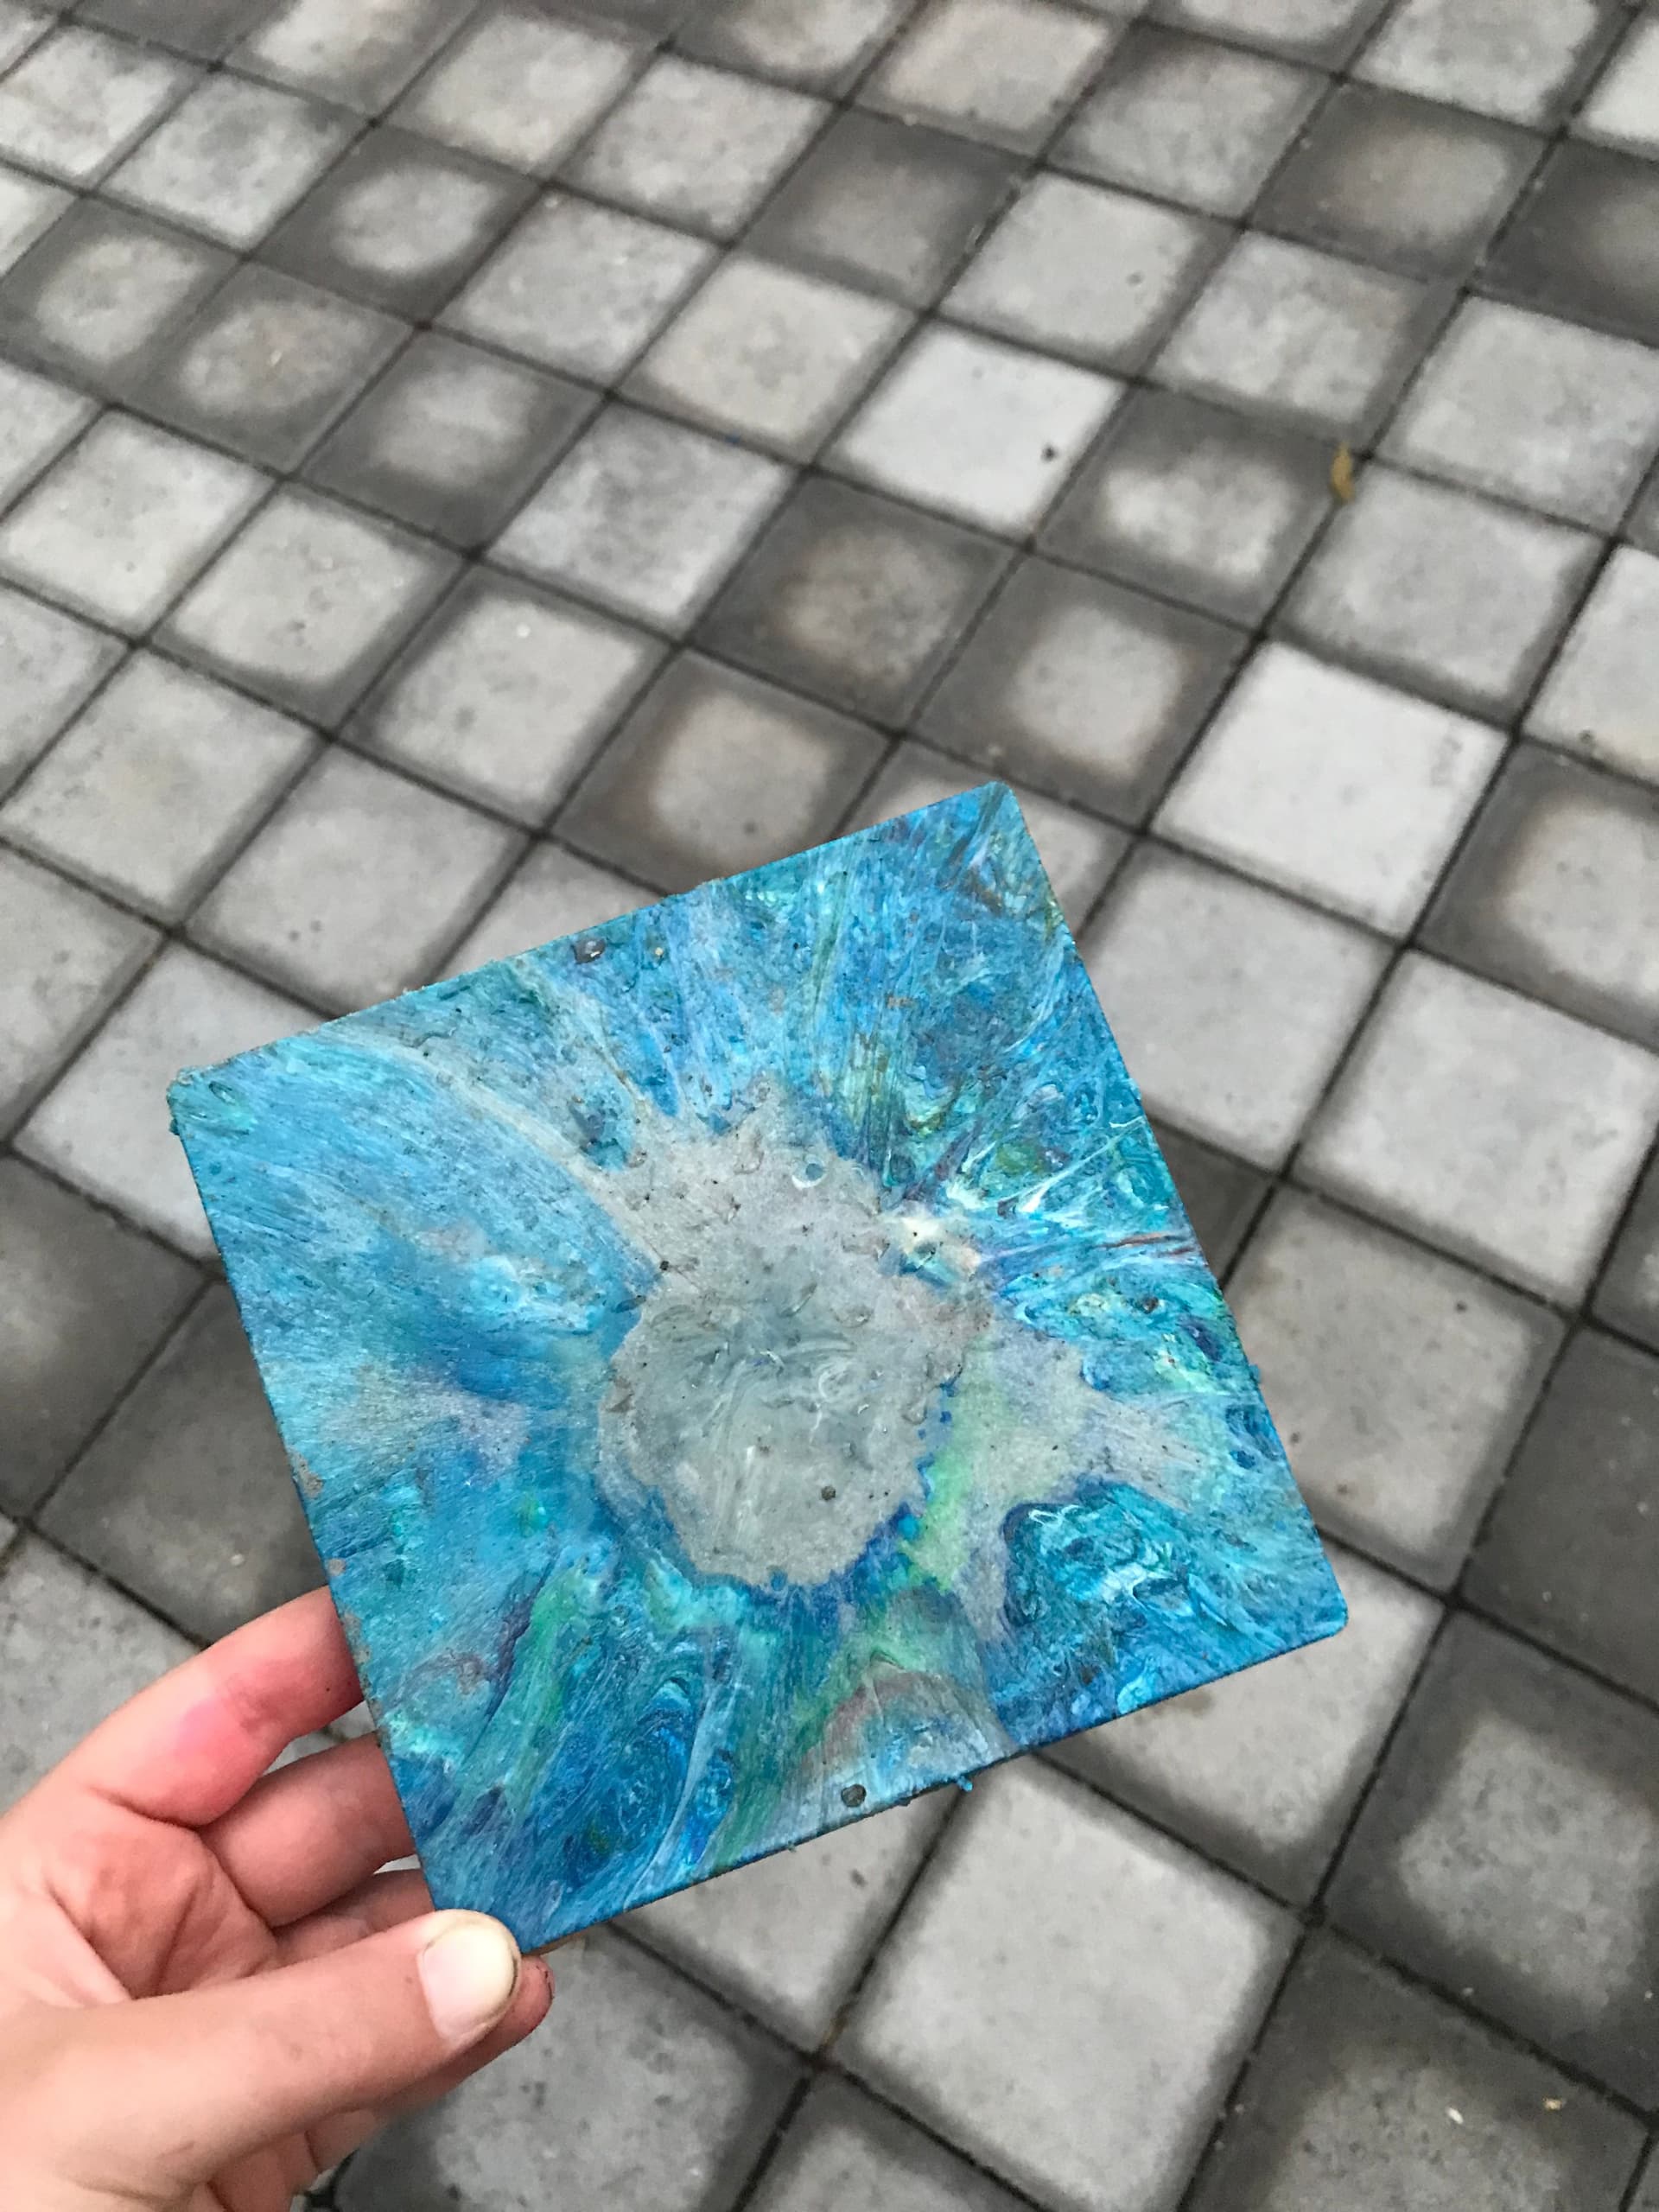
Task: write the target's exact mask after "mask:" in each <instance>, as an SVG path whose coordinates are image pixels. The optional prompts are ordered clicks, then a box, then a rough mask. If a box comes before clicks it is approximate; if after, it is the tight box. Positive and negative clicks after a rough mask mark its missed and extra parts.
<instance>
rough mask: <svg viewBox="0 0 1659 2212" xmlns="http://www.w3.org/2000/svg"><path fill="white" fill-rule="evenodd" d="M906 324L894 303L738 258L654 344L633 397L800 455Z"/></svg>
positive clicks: (818, 440) (821, 435)
mask: <svg viewBox="0 0 1659 2212" xmlns="http://www.w3.org/2000/svg"><path fill="white" fill-rule="evenodd" d="M909 322H910V317H909V316H908V315H906V313H905V312H904V310H903V308H899V307H895V306H894V305H893V303H892V302H889V301H887V300H873V299H871V298H869V297H868V296H867V295H866V294H864V293H862V292H855V291H850V290H849V289H847V287H846V286H845V285H842V284H830V283H825V282H824V280H823V278H822V277H806V276H803V275H800V274H799V273H798V271H796V270H792V269H783V268H780V267H779V266H778V264H776V263H773V262H767V261H760V260H757V259H753V258H752V257H749V256H747V255H743V254H734V256H733V257H732V258H731V259H730V260H729V261H726V262H723V263H722V264H721V266H720V267H719V268H718V269H717V270H715V273H714V275H713V276H712V277H709V281H708V283H706V284H704V286H703V287H702V290H701V291H700V292H699V293H698V294H697V296H696V298H695V299H694V300H693V301H692V302H691V303H690V306H689V307H687V308H683V310H682V312H681V314H680V315H679V316H678V318H677V321H674V322H673V323H671V325H670V327H669V328H668V329H667V330H666V331H665V332H664V334H663V335H662V337H661V338H659V339H658V341H657V343H656V345H655V346H653V347H652V350H651V352H650V353H648V354H647V355H646V356H645V359H644V361H643V362H642V363H641V364H640V365H639V368H638V369H636V370H635V372H634V373H633V376H632V379H631V381H630V385H629V390H630V391H631V392H632V394H633V395H634V396H635V397H639V398H643V399H646V400H649V401H652V402H655V403H656V404H658V405H659V406H664V407H668V408H671V409H673V410H678V411H681V412H683V413H685V414H688V415H690V416H693V417H694V418H695V419H696V420H697V421H699V422H701V423H707V424H708V425H709V426H710V427H711V428H713V429H721V430H735V431H737V432H738V433H740V435H742V436H744V437H746V438H751V439H753V441H754V442H755V443H757V444H758V445H763V446H768V447H770V448H772V449H773V450H774V451H775V452H778V453H781V454H786V455H789V456H791V458H794V459H798V460H805V459H807V458H808V457H810V454H813V453H815V452H816V451H817V448H818V447H819V446H820V445H822V444H823V441H824V439H825V438H827V437H828V436H829V433H830V432H831V431H832V430H833V429H835V427H836V423H839V422H840V421H841V419H842V416H844V415H845V414H846V412H847V410H848V409H849V407H850V406H851V405H852V404H853V403H854V401H855V399H856V398H857V397H858V396H859V394H860V393H861V391H863V390H864V388H865V386H866V385H868V383H869V381H870V379H871V378H873V377H874V375H875V373H876V372H877V370H878V369H879V368H880V365H881V363H882V361H883V360H884V359H886V358H887V355H888V354H889V353H891V352H892V351H893V347H894V346H896V345H897V344H898V343H899V339H900V337H901V336H902V335H903V334H904V332H905V331H906V328H907V327H908V326H909Z"/></svg>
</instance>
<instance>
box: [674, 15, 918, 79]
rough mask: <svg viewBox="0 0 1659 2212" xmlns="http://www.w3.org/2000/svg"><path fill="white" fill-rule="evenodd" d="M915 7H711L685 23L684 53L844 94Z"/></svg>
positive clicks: (681, 37) (683, 33)
mask: <svg viewBox="0 0 1659 2212" xmlns="http://www.w3.org/2000/svg"><path fill="white" fill-rule="evenodd" d="M911 6H912V0H715V5H714V6H712V7H706V8H699V9H697V10H695V11H694V12H693V13H692V15H691V16H690V18H689V20H688V21H687V22H685V23H684V24H683V27H682V29H681V31H680V34H679V41H678V42H679V44H680V45H681V46H683V48H685V50H686V51H687V53H688V54H702V55H703V56H704V57H705V59H707V60H710V61H725V62H728V63H729V64H730V65H731V66H732V67H734V68H736V69H754V70H758V71H760V73H761V75H763V76H766V77H781V78H784V79H786V80H787V81H788V82H789V83H791V84H794V85H804V86H806V87H807V89H808V90H809V91H811V92H842V91H844V90H845V89H846V88H847V86H849V85H850V84H851V83H852V81H853V79H855V77H856V76H857V75H858V73H859V71H860V70H861V68H863V67H864V66H865V64H866V63H867V62H868V61H869V60H870V59H871V58H872V56H873V55H874V54H875V53H876V52H877V50H878V49H879V48H880V47H882V46H883V45H885V44H886V42H887V40H888V39H889V38H890V37H891V36H892V35H893V32H894V31H895V30H896V29H898V27H899V24H900V23H901V22H903V21H904V18H905V16H906V15H907V14H908V13H909V12H910V9H911Z"/></svg>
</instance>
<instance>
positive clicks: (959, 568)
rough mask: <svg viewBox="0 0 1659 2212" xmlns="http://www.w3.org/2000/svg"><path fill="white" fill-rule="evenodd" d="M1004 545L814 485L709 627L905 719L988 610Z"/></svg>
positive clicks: (752, 654)
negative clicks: (971, 626) (969, 628)
mask: <svg viewBox="0 0 1659 2212" xmlns="http://www.w3.org/2000/svg"><path fill="white" fill-rule="evenodd" d="M1007 557H1008V556H1007V550H1006V549H1005V548H1003V547H1001V546H999V545H997V544H995V543H994V542H993V541H992V540H991V539H989V538H985V537H976V536H975V535H974V534H972V533H971V532H970V531H965V530H958V529H957V528H956V527H955V525H954V524H950V523H944V522H937V521H935V520H934V519H933V518H932V517H931V516H928V515H919V514H917V513H915V512H913V511H912V510H911V509H910V508H908V507H899V506H894V505H892V504H891V503H890V502H889V501H887V500H886V499H872V498H871V497H870V495H869V494H868V493H864V492H856V491H854V490H852V489H851V488H850V487H849V486H845V485H841V484H834V483H830V482H829V481H827V480H824V479H823V478H818V477H812V478H809V479H808V480H806V481H805V482H804V483H803V484H802V485H801V486H799V488H798V490H797V491H796V492H795V493H793V494H792V495H791V498H790V500H789V502H788V504H787V505H785V507H784V509H783V510H782V512H780V513H779V517H778V518H777V520H776V521H775V522H774V523H773V524H772V526H771V528H770V529H769V530H768V531H766V535H765V537H762V538H761V540H760V543H759V544H758V545H757V546H756V548H755V550H754V551H753V554H752V555H751V556H750V557H749V559H748V560H747V562H745V563H744V565H743V566H742V568H741V569H739V571H738V573H737V575H735V576H734V578H733V580H732V582H731V583H730V584H729V585H728V587H727V588H726V590H725V592H724V593H723V594H721V597H720V599H719V600H717V601H715V606H714V607H713V608H712V609H711V611H710V613H709V616H708V618H707V620H705V622H704V624H703V626H702V632H701V634H702V639H703V641H704V642H705V643H706V644H707V645H709V646H710V647H711V648H712V649H713V651H715V652H718V653H721V654H724V655H726V656H728V658H731V659H733V660H738V661H742V662H744V663H746V664H748V665H749V666H752V667H754V668H758V669H760V670H761V671H763V672H764V673H765V674H766V675H769V676H776V677H781V678H782V680H783V681H784V682H785V683H794V684H798V685H799V686H800V688H801V689H802V690H806V691H810V692H812V693H814V694H815V695H816V696H818V697H819V698H823V699H829V700H831V701H833V702H835V703H836V705H838V706H845V707H850V708H852V709H854V710H855V712H859V713H862V714H868V715H875V716H877V717H878V718H879V719H880V720H882V721H889V722H899V721H903V720H904V718H905V716H906V715H908V714H909V713H910V712H911V710H912V709H913V708H914V706H915V704H916V702H917V701H918V699H919V698H920V696H921V695H922V693H923V691H924V690H925V688H926V686H927V684H928V683H929V682H930V681H931V678H932V677H934V676H935V675H936V674H937V673H938V669H939V667H940V665H941V664H942V663H943V661H944V658H945V656H946V655H947V654H948V653H949V652H950V651H951V649H952V647H953V646H954V645H956V644H957V641H958V639H960V638H961V636H962V633H963V630H964V629H965V628H966V626H968V624H969V622H970V621H971V620H973V618H974V616H975V614H976V613H977V612H978V610H979V608H980V607H982V606H983V604H984V602H985V600H986V598H987V597H988V594H989V593H990V591H991V589H992V588H993V586H994V585H995V582H996V579H997V577H998V576H999V575H1001V572H1002V569H1003V567H1004V566H1005V564H1006V563H1007Z"/></svg>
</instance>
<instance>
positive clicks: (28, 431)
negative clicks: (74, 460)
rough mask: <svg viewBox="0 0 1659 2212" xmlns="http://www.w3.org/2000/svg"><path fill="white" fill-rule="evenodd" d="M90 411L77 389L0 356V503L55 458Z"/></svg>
mask: <svg viewBox="0 0 1659 2212" xmlns="http://www.w3.org/2000/svg"><path fill="white" fill-rule="evenodd" d="M93 412H94V410H93V406H92V401H91V400H90V399H88V398H86V397H85V396H84V395H83V394H82V393H80V392H78V391H70V390H69V389H68V387H67V385H60V384H54V383H52V382H51V381H50V380H49V379H48V378H46V377H40V376H35V375H34V374H33V373H32V372H31V371H29V370H28V369H19V368H16V367H14V366H13V365H12V364H11V363H10V361H4V360H0V507H3V506H6V505H10V502H11V500H12V499H15V498H16V495H17V493H19V492H21V491H22V489H23V487H24V486H25V485H27V484H28V483H29V480H30V479H31V478H32V477H35V476H38V475H39V474H40V473H41V470H42V469H43V468H44V467H46V465H47V463H48V461H54V460H55V459H56V458H57V456H58V455H59V454H60V453H61V452H62V451H63V448H65V446H67V444H68V442H69V441H70V439H71V438H73V436H74V435H75V434H76V432H77V431H79V430H81V429H85V428H86V424H87V423H88V422H89V421H90V420H91V418H92V414H93Z"/></svg>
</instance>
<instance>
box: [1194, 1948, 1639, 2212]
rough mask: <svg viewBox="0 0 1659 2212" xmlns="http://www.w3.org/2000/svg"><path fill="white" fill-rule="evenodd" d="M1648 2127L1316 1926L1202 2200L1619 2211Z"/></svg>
mask: <svg viewBox="0 0 1659 2212" xmlns="http://www.w3.org/2000/svg"><path fill="white" fill-rule="evenodd" d="M1640 2139H1641V2138H1640V2133H1639V2131H1638V2130H1637V2127H1636V2125H1635V2123H1634V2122H1633V2121H1631V2120H1630V2119H1629V2118H1627V2116H1626V2115H1625V2114H1624V2113H1622V2112H1619V2111H1618V2110H1617V2109H1616V2108H1615V2107H1612V2106H1611V2105H1609V2104H1607V2103H1606V2102H1605V2101H1604V2100H1603V2099H1601V2098H1600V2097H1598V2096H1597V2095H1596V2094H1594V2092H1593V2091H1592V2090H1586V2089H1583V2088H1580V2086H1579V2085H1578V2084H1577V2083H1576V2082H1572V2081H1569V2080H1568V2079H1567V2077H1566V2076H1565V2075H1560V2074H1558V2073H1557V2072H1556V2070H1555V2069H1554V2067H1552V2066H1547V2065H1545V2064H1543V2063H1541V2061H1539V2060H1538V2059H1536V2058H1534V2057H1532V2056H1529V2054H1528V2053H1526V2052H1524V2051H1522V2050H1516V2047H1515V2046H1514V2044H1510V2043H1508V2042H1506V2041H1504V2040H1503V2038H1501V2037H1497V2036H1495V2035H1493V2034H1491V2032H1490V2031H1487V2030H1485V2029H1483V2028H1480V2027H1478V2026H1476V2025H1475V2024H1474V2023H1473V2022H1472V2021H1470V2020H1467V2019H1465V2018H1462V2017H1461V2016H1460V2015H1459V2014H1458V2013H1457V2012H1453V2011H1452V2008H1451V2006H1450V2005H1443V2004H1441V2003H1440V2002H1439V2001H1438V2000H1437V1999H1435V1998H1433V1997H1431V1996H1430V1995H1429V1994H1428V1993H1427V1992H1426V1991H1423V1990H1421V1989H1417V1988H1414V1987H1413V1986H1411V1985H1409V1984H1408V1983H1406V1982H1404V1981H1402V1980H1399V1978H1398V1977H1397V1976H1395V1975H1394V1974H1389V1972H1387V1970H1386V1969H1385V1968H1383V1967H1379V1966H1376V1965H1373V1964H1372V1963H1371V1962H1370V1961H1369V1960H1366V1959H1363V1958H1362V1957H1361V1956H1360V1955H1358V1954H1357V1952H1355V1951H1353V1950H1351V1949H1350V1948H1349V1947H1348V1946H1347V1945H1346V1944H1345V1943H1341V1942H1337V1941H1336V1940H1335V1939H1333V1938H1332V1937H1331V1936H1323V1935H1321V1936H1315V1937H1314V1939H1313V1942H1312V1944H1311V1945H1310V1947H1309V1948H1308V1950H1307V1951H1306V1953H1305V1954H1304V1955H1303V1956H1302V1957H1301V1958H1300V1960H1299V1961H1297V1963H1296V1965H1295V1967H1294V1968H1293V1969H1292V1972H1291V1975H1290V1979H1289V1981H1288V1983H1287V1987H1286V1990H1285V1994H1284V1996H1283V1998H1282V1999H1281V2002H1280V2005H1279V2008H1278V2010H1277V2012H1275V2013H1274V2018H1273V2022H1272V2024H1271V2025H1270V2026H1269V2028H1268V2032H1267V2035H1266V2037H1264V2038H1263V2041H1262V2050H1261V2051H1260V2053H1259V2054H1258V2056H1256V2058H1255V2060H1254V2062H1253V2063H1252V2064H1251V2068H1250V2071H1249V2075H1248V2077H1247V2079H1246V2082H1245V2085H1244V2091H1243V2096H1242V2098H1241V2100H1240V2102H1239V2105H1238V2107H1236V2111H1235V2113H1234V2115H1233V2116H1232V2117H1230V2119H1229V2120H1228V2122H1227V2124H1226V2126H1225V2127H1224V2130H1223V2133H1222V2137H1221V2140H1220V2143H1219V2144H1218V2145H1217V2149H1216V2151H1215V2152H1214V2153H1213V2155H1212V2156H1211V2159H1210V2161H1209V2164H1208V2165H1207V2166H1206V2168H1205V2175H1204V2178H1203V2180H1202V2182H1201V2183H1200V2184H1199V2186H1198V2190H1197V2192H1196V2193H1195V2195H1194V2197H1193V2200H1192V2206H1193V2212H1325V2208H1327V2207H1328V2206H1331V2205H1332V2204H1341V2205H1344V2206H1345V2207H1347V2208H1349V2212H1396V2208H1398V2207H1404V2206H1407V2205H1409V2206H1410V2207H1411V2208H1412V2212H1509V2208H1510V2207H1511V2206H1520V2205H1522V2204H1524V2205H1526V2206H1527V2207H1528V2208H1529V2212H1617V2208H1618V2205H1619V2203H1620V2202H1621V2196H1620V2192H1621V2190H1623V2188H1624V2183H1625V2181H1626V2180H1627V2179H1628V2177H1629V2175H1630V2166H1631V2162H1632V2159H1633V2158H1634V2156H1635V2153H1636V2149H1637V2144H1638V2143H1639V2141H1640Z"/></svg>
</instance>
